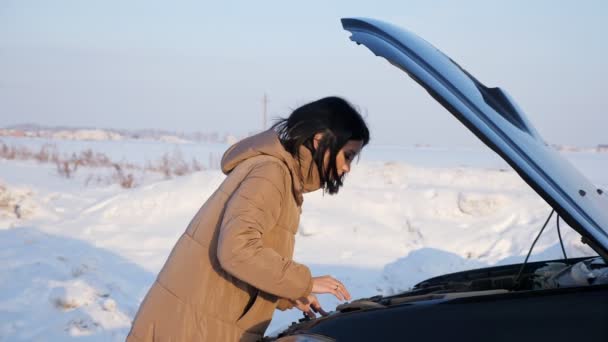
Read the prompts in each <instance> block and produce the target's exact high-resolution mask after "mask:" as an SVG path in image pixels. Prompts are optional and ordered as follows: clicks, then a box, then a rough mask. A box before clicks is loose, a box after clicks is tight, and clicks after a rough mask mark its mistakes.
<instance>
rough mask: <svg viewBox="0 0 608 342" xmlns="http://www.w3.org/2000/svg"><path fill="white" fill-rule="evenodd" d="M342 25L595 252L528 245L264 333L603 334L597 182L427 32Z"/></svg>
mask: <svg viewBox="0 0 608 342" xmlns="http://www.w3.org/2000/svg"><path fill="white" fill-rule="evenodd" d="M342 26H343V28H344V29H345V30H347V31H350V32H351V34H352V35H351V37H350V38H351V40H353V41H354V42H356V43H357V44H360V45H364V46H365V47H367V48H368V49H369V50H371V51H372V52H373V53H374V54H375V55H377V56H380V57H383V58H385V59H386V60H388V61H389V62H390V63H391V64H393V65H394V66H396V67H397V68H399V69H401V70H402V71H404V72H405V73H406V74H408V75H409V76H410V77H411V78H412V79H414V80H415V81H416V82H417V83H418V84H420V85H421V86H422V87H424V89H426V90H427V92H428V93H429V94H430V95H431V96H432V97H433V98H434V99H435V100H437V101H438V102H439V103H440V104H441V105H442V106H443V107H445V108H446V109H447V110H448V111H449V112H450V113H451V114H453V115H454V116H455V117H456V118H457V119H458V120H459V121H460V122H461V123H463V124H464V126H466V127H467V128H468V129H469V130H471V131H472V132H473V133H474V134H475V135H476V136H477V137H478V138H479V139H481V140H482V141H483V142H484V143H485V144H486V145H487V146H489V147H490V148H491V149H492V150H493V151H495V152H496V153H497V154H498V155H500V156H501V157H502V158H503V159H504V160H505V161H506V162H507V163H508V164H509V165H510V166H511V167H512V168H513V169H514V170H515V171H516V172H517V173H518V174H519V176H521V178H522V179H523V180H524V181H525V182H526V183H527V184H528V185H530V187H532V188H533V189H534V190H535V191H536V192H537V193H538V194H539V195H540V196H541V197H542V198H543V199H544V200H545V201H546V202H547V203H548V204H549V205H550V206H551V207H552V209H553V210H554V212H555V213H556V214H557V215H558V222H559V220H560V219H561V220H563V221H565V222H566V223H568V225H569V226H570V227H572V228H573V229H575V230H576V231H577V232H578V233H579V234H580V235H581V236H582V240H583V242H584V243H586V244H587V245H589V246H590V247H591V248H592V249H593V250H594V251H595V252H596V253H597V254H598V255H597V256H591V257H586V258H574V259H573V258H567V256H566V253H565V251H564V258H563V259H560V260H551V261H542V262H530V263H529V262H527V261H528V257H529V255H530V253H528V257H526V260H525V261H524V263H522V264H515V265H506V266H497V267H490V268H483V269H475V270H469V271H464V272H458V273H453V274H447V275H442V276H438V277H434V278H432V279H428V280H425V281H422V282H420V283H419V284H417V285H415V286H414V287H413V288H412V289H411V290H409V291H406V292H403V293H398V294H395V295H391V296H375V297H371V298H363V299H358V300H354V301H352V302H350V303H345V304H342V305H339V306H338V307H337V308H336V310H335V311H334V312H332V313H331V314H329V315H328V316H325V317H320V318H316V319H302V320H300V321H299V322H295V323H293V324H292V325H291V326H290V327H289V328H287V329H286V330H285V331H283V332H281V333H279V334H278V335H277V336H274V337H271V338H268V337H267V338H266V339H267V340H273V341H278V342H290V341H291V342H293V341H509V342H513V341H552V342H555V341H583V340H584V341H604V342H605V341H608V199H607V198H606V197H607V196H608V195H607V194H606V193H605V192H604V190H603V189H600V188H597V187H595V186H594V185H593V184H592V183H591V182H590V181H589V180H587V179H586V178H585V176H583V175H582V174H581V173H580V172H579V171H578V170H577V169H576V168H575V167H574V166H573V165H571V164H570V163H569V162H568V161H567V160H565V159H564V158H563V157H562V156H561V155H560V154H559V153H558V152H557V151H555V150H554V148H552V147H551V146H549V145H547V144H546V143H545V142H544V141H543V139H542V138H541V136H540V135H539V134H538V132H537V131H536V130H535V129H534V127H533V126H532V125H531V123H530V122H529V121H528V119H527V118H526V116H525V115H524V113H523V111H522V110H521V109H520V108H519V107H518V106H517V104H516V103H515V102H514V101H513V99H512V98H511V97H510V96H509V95H508V94H507V93H506V92H505V91H503V90H502V89H500V88H488V87H486V86H485V85H483V84H482V83H481V82H479V81H478V80H477V79H475V77H473V76H472V75H471V74H470V73H468V72H467V71H465V70H464V69H462V68H461V67H460V66H459V65H458V64H457V63H456V62H454V61H453V60H451V59H450V58H449V57H448V56H446V55H445V54H443V53H442V52H441V51H439V50H438V49H437V48H435V47H434V46H432V45H431V44H429V43H428V42H426V41H425V40H423V39H421V38H420V37H418V36H416V35H415V34H413V33H411V32H409V31H407V30H404V29H401V28H399V27H397V26H394V25H392V24H389V23H386V22H382V21H379V20H374V19H366V18H345V19H342ZM551 214H553V211H552V212H551ZM550 216H551V215H550ZM547 222H549V219H547ZM545 226H546V223H545ZM558 227H559V226H558ZM543 229H544V226H543ZM558 231H559V230H558ZM541 233H542V230H541ZM538 236H540V233H539V235H538ZM537 239H538V237H537ZM534 242H535V241H534ZM560 242H561V236H560ZM533 246H534V244H532V247H533ZM562 247H563V245H562ZM531 251H532V248H531V249H530V252H531Z"/></svg>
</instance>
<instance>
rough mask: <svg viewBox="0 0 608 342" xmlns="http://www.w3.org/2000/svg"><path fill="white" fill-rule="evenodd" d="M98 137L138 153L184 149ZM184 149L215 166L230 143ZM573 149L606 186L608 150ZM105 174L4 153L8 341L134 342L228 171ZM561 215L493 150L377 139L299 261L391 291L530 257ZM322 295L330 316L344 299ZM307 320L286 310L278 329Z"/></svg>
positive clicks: (548, 250) (317, 215) (2, 336)
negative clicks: (169, 262)
mask: <svg viewBox="0 0 608 342" xmlns="http://www.w3.org/2000/svg"><path fill="white" fill-rule="evenodd" d="M10 143H11V144H14V143H23V144H27V145H28V146H30V147H32V146H37V144H42V143H45V142H41V141H36V140H32V139H30V140H19V139H15V140H12V141H10ZM56 144H57V145H58V146H59V148H60V149H62V150H63V149H65V150H69V151H70V152H72V149H77V148H80V149H85V148H91V146H87V143H84V142H80V144H79V145H78V144H77V143H76V142H69V143H62V142H56ZM94 144H95V146H93V147H94V148H95V150H99V151H103V152H106V153H108V154H110V155H112V156H115V157H116V158H125V159H128V160H132V159H137V158H140V159H141V158H143V157H142V156H145V158H148V159H153V158H154V157H155V156H157V155H159V154H161V153H165V152H166V151H171V150H173V149H175V148H176V146H175V145H172V144H165V145H162V143H154V144H150V145H146V146H135V147H134V146H130V145H129V146H125V144H127V145H128V143H125V142H95V143H94ZM179 148H180V149H181V150H182V153H184V154H185V155H186V156H187V157H192V156H195V155H198V154H202V157H201V159H203V160H204V159H205V158H207V156H208V155H211V154H212V153H215V154H217V153H221V151H222V150H223V149H224V148H225V146H215V145H214V146H196V145H188V146H181V145H180V146H179ZM155 153H156V154H155ZM565 156H566V157H567V158H568V159H570V160H571V161H572V162H573V163H575V165H577V166H578V167H579V168H580V169H581V170H582V171H583V172H584V173H585V174H587V175H589V177H590V178H591V180H592V181H593V182H595V183H596V184H597V185H598V186H600V187H604V188H606V185H608V176H606V175H605V173H602V172H601V171H602V170H605V169H606V167H607V166H608V154H606V153H591V152H579V153H567V154H565ZM209 158H210V159H211V158H215V157H209ZM93 172H97V171H95V170H87V169H86V168H84V169H79V170H78V173H77V174H76V176H75V177H74V178H72V179H66V178H62V177H60V176H58V174H57V168H56V166H55V165H52V164H38V163H36V162H33V161H8V160H0V341H26V340H27V341H32V340H33V341H65V340H69V339H70V338H80V339H82V338H84V339H85V340H87V341H120V340H124V337H125V335H126V333H127V332H128V329H129V325H130V320H131V319H132V317H133V316H134V314H135V313H136V311H137V307H138V305H139V302H140V300H141V299H142V297H143V296H144V295H145V293H146V291H147V288H148V286H149V285H150V284H151V282H152V281H153V280H154V277H155V276H156V273H157V272H158V271H159V269H160V267H162V265H163V263H164V261H165V258H166V257H167V255H168V253H169V251H170V249H171V248H172V246H173V244H174V242H175V241H176V239H177V237H178V236H179V235H180V234H181V233H182V232H183V230H184V229H185V227H186V225H187V223H188V222H189V221H190V219H191V217H192V216H193V214H194V213H195V212H196V211H197V210H198V208H199V207H200V205H201V204H202V203H203V202H204V201H205V199H206V198H207V196H209V195H210V194H211V193H212V192H213V190H214V189H215V188H216V187H217V186H218V185H219V183H220V182H221V181H222V180H223V178H224V176H223V175H222V174H221V172H219V171H218V170H213V169H211V170H205V171H201V172H196V173H193V174H190V175H187V176H183V177H179V178H174V179H169V180H163V179H162V177H159V176H155V175H143V176H142V177H144V178H142V179H141V180H140V184H141V185H140V186H138V187H136V188H134V189H127V190H125V189H122V188H121V187H119V186H118V185H116V184H114V185H103V184H89V185H85V180H86V179H87V177H88V173H93ZM549 212H550V208H549V207H548V206H547V205H546V204H545V203H544V202H543V200H542V199H540V197H539V196H538V195H536V194H535V193H534V192H533V191H532V190H531V189H530V188H529V187H528V186H527V185H526V184H525V183H524V182H523V181H522V180H521V179H520V178H519V177H518V176H517V174H516V173H515V172H513V171H512V170H510V168H509V167H508V166H506V164H505V163H504V162H502V161H501V160H500V159H499V158H498V157H496V156H495V155H494V154H493V153H492V152H490V151H489V150H486V149H484V150H481V149H480V150H476V149H461V150H453V149H438V148H398V147H373V146H372V147H370V148H369V149H367V150H366V151H364V155H363V157H362V160H361V161H360V162H359V164H358V165H356V166H355V167H354V168H353V172H352V173H351V174H350V175H349V176H348V178H347V180H346V186H345V188H344V189H343V190H342V191H341V193H340V194H339V195H338V196H327V195H326V196H324V195H322V194H321V193H313V194H308V195H306V196H305V203H304V208H303V216H302V219H301V226H300V228H299V233H298V236H297V243H296V251H295V259H296V260H297V261H300V262H303V263H305V264H307V265H309V266H310V267H311V269H312V271H313V274H315V275H323V274H332V275H334V276H336V277H337V278H339V279H341V280H342V281H343V282H344V283H345V285H346V286H347V287H348V288H349V290H350V292H351V294H352V295H353V297H354V298H359V297H368V296H373V295H376V294H390V293H394V292H396V291H400V290H404V289H408V288H409V287H411V286H412V285H414V284H415V283H416V282H418V281H421V280H424V279H425V278H428V277H431V276H434V275H438V274H442V273H446V272H454V271H460V270H464V269H468V268H474V267H483V266H487V265H495V264H504V263H516V262H521V261H523V258H524V256H525V254H526V252H527V250H528V248H529V247H530V244H531V242H532V240H533V238H534V236H535V234H536V233H537V232H538V230H539V228H540V227H541V225H542V223H543V222H544V220H545V219H546V217H547V215H548V214H549ZM564 226H565V224H564ZM552 227H554V225H553V226H552ZM564 231H565V234H564V238H565V240H566V250H567V251H568V253H569V256H570V255H572V256H580V255H587V254H591V251H590V250H589V249H588V248H587V247H586V246H584V245H582V244H581V243H580V242H579V236H578V234H577V233H576V232H575V231H573V230H571V229H568V228H566V229H564ZM560 256H561V249H560V248H559V244H558V238H557V234H556V232H555V228H551V229H547V230H546V232H545V233H544V234H543V236H542V237H541V239H540V240H539V242H538V244H537V246H536V248H535V251H534V255H533V257H532V260H541V259H550V258H558V257H560ZM320 299H321V301H322V304H323V306H324V307H325V309H326V310H332V309H334V308H335V306H336V305H337V304H338V302H337V300H335V299H334V298H332V297H330V296H325V295H324V296H320ZM300 317H301V314H300V313H298V312H297V311H296V310H292V311H288V312H278V311H277V313H276V315H275V317H274V318H273V321H272V323H271V326H270V328H269V330H268V332H269V333H270V332H273V331H276V330H277V329H281V328H282V327H285V326H286V325H288V324H289V323H290V322H291V321H294V320H297V319H298V318H300Z"/></svg>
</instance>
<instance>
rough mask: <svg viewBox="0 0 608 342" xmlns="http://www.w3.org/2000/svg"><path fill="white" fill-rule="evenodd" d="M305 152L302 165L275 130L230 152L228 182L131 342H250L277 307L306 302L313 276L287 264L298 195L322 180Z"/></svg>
mask: <svg viewBox="0 0 608 342" xmlns="http://www.w3.org/2000/svg"><path fill="white" fill-rule="evenodd" d="M301 154H302V156H301V163H298V162H296V160H294V158H293V157H292V156H291V154H289V153H288V152H287V151H285V149H284V148H283V146H282V145H281V144H280V143H279V140H278V137H277V134H276V133H275V132H274V131H272V130H269V131H266V132H262V133H260V134H258V135H255V136H252V137H249V138H246V139H244V140H242V141H240V142H238V143H237V144H235V145H233V146H232V147H231V148H230V149H229V150H228V151H226V153H225V154H224V157H223V159H222V170H223V171H224V173H226V174H227V175H228V176H227V177H226V179H225V180H224V182H223V183H222V184H221V185H220V187H219V188H218V189H217V191H215V192H214V193H213V194H212V195H211V197H209V199H208V200H207V201H206V202H205V204H204V205H203V206H202V207H201V209H200V210H199V211H198V213H197V214H196V215H195V216H194V218H193V219H192V221H191V222H190V224H189V225H188V228H187V229H186V231H185V232H184V234H183V235H182V236H181V237H180V238H179V240H178V241H177V243H176V244H175V246H174V247H173V250H172V251H171V254H170V255H169V258H168V259H167V261H166V263H165V265H164V266H163V268H162V269H161V271H160V273H159V274H158V277H157V279H156V281H155V282H154V284H153V285H152V287H151V288H150V290H149V292H148V294H147V295H146V297H145V298H144V300H143V302H142V303H141V306H140V308H139V311H138V313H137V315H136V317H135V319H134V321H133V326H132V328H131V331H130V333H129V336H128V337H127V341H131V342H135V341H179V342H183V341H256V340H259V339H260V338H261V337H262V335H263V333H264V331H265V330H266V327H267V326H268V324H269V322H270V319H271V318H272V314H273V311H274V310H275V308H276V306H277V304H278V302H279V299H282V300H281V301H282V302H287V300H286V299H297V298H300V297H304V296H307V295H308V294H310V292H311V289H312V278H311V274H310V270H309V269H308V268H307V267H306V266H304V265H301V264H299V263H296V262H294V261H293V260H292V256H293V249H294V239H295V234H296V231H297V228H298V223H299V219H300V212H301V205H302V201H303V200H302V193H303V192H308V191H313V190H317V189H319V176H318V172H317V168H316V166H315V164H314V162H313V161H312V156H311V153H310V152H309V151H308V150H307V149H306V148H304V147H303V148H302V149H301ZM303 175H305V177H304V176H303Z"/></svg>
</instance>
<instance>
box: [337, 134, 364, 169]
mask: <svg viewBox="0 0 608 342" xmlns="http://www.w3.org/2000/svg"><path fill="white" fill-rule="evenodd" d="M362 148H363V141H361V140H349V141H348V142H347V143H346V145H344V147H342V149H340V151H339V152H338V155H337V156H336V169H337V170H338V175H339V176H340V177H342V175H344V174H345V173H348V172H350V164H351V162H352V161H353V160H354V159H355V158H356V157H357V155H358V154H359V153H360V152H361V149H362Z"/></svg>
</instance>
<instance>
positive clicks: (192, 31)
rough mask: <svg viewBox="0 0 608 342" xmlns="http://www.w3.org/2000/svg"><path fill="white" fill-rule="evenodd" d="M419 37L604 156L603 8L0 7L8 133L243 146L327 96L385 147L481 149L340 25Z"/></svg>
mask: <svg viewBox="0 0 608 342" xmlns="http://www.w3.org/2000/svg"><path fill="white" fill-rule="evenodd" d="M348 16H356V17H372V18H377V19H381V20H384V21H389V22H392V23H394V24H397V25H399V26H402V27H404V28H407V29H409V30H410V31H413V32H416V33H417V34H419V35H420V36H422V37H423V38H425V39H426V40H428V41H430V42H431V43H432V44H434V45H435V46H436V47H438V48H439V49H441V50H442V51H444V52H445V53H446V54H448V55H449V56H450V57H452V59H454V60H456V61H457V62H458V63H459V64H461V65H462V66H463V67H464V68H465V69H467V70H468V71H469V72H470V73H472V74H473V75H475V76H476V77H477V78H478V79H479V80H480V81H482V82H483V83H485V84H486V85H487V86H500V87H502V88H504V89H506V90H507V91H508V92H509V93H510V94H511V95H512V96H513V97H514V98H515V99H516V100H517V102H518V103H519V104H520V106H521V107H522V108H523V110H524V111H525V112H526V113H527V114H528V117H529V119H530V120H531V121H532V123H533V124H535V125H536V127H537V128H538V130H539V131H540V133H541V135H543V136H544V137H545V138H546V140H548V141H549V142H554V143H563V144H576V145H595V144H598V143H608V135H607V134H605V131H606V127H608V115H606V114H608V113H607V111H606V108H607V107H608V106H607V105H608V96H606V95H605V94H604V90H605V88H606V87H605V83H606V80H607V79H608V63H607V62H606V61H607V60H608V43H607V41H608V39H606V37H607V36H608V20H606V18H608V5H607V2H606V1H599V0H598V1H578V2H574V1H519V0H518V1H457V2H456V1H447V0H444V1H385V2H382V1H375V2H372V1H305V2H297V3H296V2H286V1H257V2H245V1H240V2H236V1H213V2H206V1H192V2H185V1H155V0H154V1H150V0H148V1H136V0H131V1H125V0H120V1H119V0H103V1H102V0H99V1H97V0H75V1H43V0H40V1H28V0H15V1H13V0H0V126H5V125H10V124H16V123H23V122H33V123H40V124H46V125H73V126H93V127H115V128H165V129H170V130H185V131H213V130H218V131H229V132H234V133H239V134H240V133H245V132H248V131H252V130H256V129H259V128H260V126H261V118H260V117H261V107H262V106H261V98H262V96H263V94H264V92H267V93H268V95H269V97H270V103H269V114H270V116H271V117H276V116H285V115H288V114H289V112H290V109H292V108H294V107H296V106H298V105H300V104H303V103H305V102H307V101H310V100H314V99H317V98H319V97H322V96H326V95H340V96H344V97H346V98H347V99H349V100H350V101H351V102H353V103H354V104H355V105H357V106H358V107H359V108H360V109H361V110H362V111H363V112H364V113H366V115H367V119H368V122H369V123H370V126H371V128H372V138H373V139H374V141H375V142H377V143H383V144H413V143H431V144H437V145H443V146H446V145H463V146H470V145H477V143H476V142H475V138H474V137H473V136H472V134H470V133H468V132H467V131H466V130H465V128H464V126H462V125H461V124H460V123H459V122H457V120H456V119H454V118H453V117H452V116H451V115H450V114H449V113H448V112H447V111H445V110H444V109H443V108H442V107H441V106H440V105H438V104H436V103H435V101H434V100H432V99H431V98H430V97H429V96H428V95H427V94H426V92H425V91H424V90H422V88H420V87H419V86H418V85H417V84H415V83H414V82H413V81H412V80H410V79H409V78H408V77H407V76H406V75H405V74H404V73H402V72H400V71H399V70H397V69H396V68H394V67H393V66H391V65H389V64H388V63H386V61H384V60H382V59H380V58H377V57H374V56H373V55H372V54H371V53H370V52H369V51H368V50H367V49H366V48H364V47H362V46H357V45H355V44H354V43H352V42H351V41H350V40H349V39H348V37H349V34H348V32H346V31H344V30H343V29H342V28H341V25H340V20H339V19H340V18H341V17H348Z"/></svg>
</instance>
